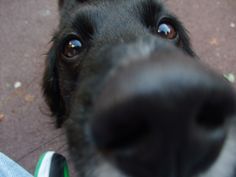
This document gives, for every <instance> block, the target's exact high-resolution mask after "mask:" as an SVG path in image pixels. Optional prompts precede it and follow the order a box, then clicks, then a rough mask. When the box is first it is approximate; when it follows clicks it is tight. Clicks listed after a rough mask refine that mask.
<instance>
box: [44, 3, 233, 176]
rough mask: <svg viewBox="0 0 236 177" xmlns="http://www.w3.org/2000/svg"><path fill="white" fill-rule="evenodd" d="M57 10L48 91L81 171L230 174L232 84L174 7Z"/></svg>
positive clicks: (48, 62) (134, 5) (102, 5)
mask: <svg viewBox="0 0 236 177" xmlns="http://www.w3.org/2000/svg"><path fill="white" fill-rule="evenodd" d="M59 9H60V25H59V29H58V31H57V32H56V33H55V35H54V37H53V45H52V47H51V49H50V51H49V54H48V57H47V60H46V70H45V73H44V79H43V90H44V95H45V98H46V101H47V103H48V105H49V107H50V109H51V111H52V114H53V115H54V116H55V117H56V118H57V125H58V126H61V125H62V123H63V122H65V124H66V129H67V135H68V142H69V148H70V151H71V155H72V156H73V158H74V161H75V165H76V169H77V170H78V173H79V174H80V176H81V177H108V176H109V177H127V176H130V177H148V176H150V177H195V176H197V177H199V176H200V175H201V176H203V177H208V176H209V177H210V176H211V175H213V176H214V177H233V169H234V167H233V165H235V162H234V164H233V161H231V160H230V159H228V160H227V159H225V156H226V155H225V154H224V153H225V152H226V151H225V149H227V148H228V147H229V146H230V145H227V148H226V146H224V144H225V140H226V144H227V143H228V141H231V139H230V138H229V135H228V127H229V126H228V122H229V121H230V119H231V117H232V116H233V115H234V113H235V106H236V100H235V94H234V91H233V89H232V87H231V86H230V84H229V83H228V82H227V81H226V80H225V79H224V78H223V77H222V76H220V75H217V74H215V73H214V72H213V71H211V70H210V69H208V68H206V67H204V66H202V65H201V64H200V63H199V61H198V59H197V57H196V56H195V54H194V52H193V51H192V49H191V45H190V42H189V38H188V36H187V33H186V30H185V29H184V27H183V26H182V24H181V22H180V21H179V20H178V19H177V18H176V17H175V16H174V15H173V14H171V13H170V12H168V11H167V10H166V9H165V8H164V7H163V5H162V4H161V3H160V2H159V1H157V0H130V1H127V0H110V1H109V0H60V1H59ZM230 131H231V133H230V135H233V134H234V130H230ZM235 144H236V143H233V145H232V146H235ZM230 148H231V147H229V149H230ZM222 149H223V150H222ZM232 149H233V148H232ZM229 151H230V150H229ZM227 152H228V150H227ZM234 153H236V152H235V151H234ZM222 154H223V155H222ZM234 159H236V158H235V157H234ZM235 161H236V160H235ZM224 162H225V163H230V164H229V165H231V166H230V167H231V168H230V167H229V166H228V168H229V169H228V170H222V167H221V166H222V164H224ZM235 166H236V165H235Z"/></svg>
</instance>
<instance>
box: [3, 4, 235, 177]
mask: <svg viewBox="0 0 236 177" xmlns="http://www.w3.org/2000/svg"><path fill="white" fill-rule="evenodd" d="M166 3H167V5H168V6H169V8H170V9H172V11H173V12H174V13H175V14H176V15H177V16H178V17H180V19H181V20H182V21H183V23H184V24H185V26H186V28H187V29H188V31H189V33H190V36H191V38H192V43H193V48H194V49H195V51H196V53H197V54H198V55H199V56H200V58H201V59H202V61H203V62H205V63H207V64H208V65H210V66H211V67H212V68H214V69H216V70H218V72H220V73H222V74H226V75H227V76H228V77H229V78H230V79H231V81H232V82H233V81H234V85H236V84H235V78H234V76H235V75H236V35H235V33H236V11H235V9H236V1H235V0H225V1H221V0H208V1H206V0H198V1H196V0H166ZM0 23H1V25H0V151H1V152H3V153H5V154H7V155H8V156H10V157H11V158H13V159H14V160H15V161H17V162H18V163H19V164H21V165H22V166H24V167H25V168H26V169H27V170H29V171H30V172H33V171H34V168H35V165H36V162H37V160H38V157H39V155H40V154H41V153H43V152H44V151H48V150H55V151H57V152H59V153H62V154H64V155H65V156H66V157H68V153H67V147H66V140H65V137H64V131H63V130H62V129H55V127H54V124H53V119H51V118H50V117H49V116H48V114H49V112H48V109H47V106H46V105H45V103H44V102H43V99H42V94H41V91H40V85H41V77H42V72H43V66H44V58H45V53H46V52H47V50H48V48H49V47H50V43H49V41H50V37H51V36H52V34H53V31H54V30H55V29H56V26H57V24H58V13H57V2H56V0H54V1H48V0H40V1H39V0H24V1H18V0H11V1H9V0H0ZM68 159H69V162H70V158H69V157H68ZM70 167H72V166H71V165H70ZM72 171H74V170H72ZM72 173H73V172H72ZM72 176H73V174H72Z"/></svg>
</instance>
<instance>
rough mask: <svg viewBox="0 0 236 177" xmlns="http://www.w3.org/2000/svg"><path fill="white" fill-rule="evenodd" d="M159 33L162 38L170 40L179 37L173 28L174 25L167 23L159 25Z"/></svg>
mask: <svg viewBox="0 0 236 177" xmlns="http://www.w3.org/2000/svg"><path fill="white" fill-rule="evenodd" d="M157 33H158V34H159V35H160V36H161V37H163V38H166V39H170V40H172V39H175V38H176V37H177V32H176V30H175V28H174V27H173V25H171V24H170V23H167V22H163V23H160V24H159V25H158V30H157Z"/></svg>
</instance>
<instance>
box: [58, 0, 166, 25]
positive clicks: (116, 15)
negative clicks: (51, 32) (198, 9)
mask: <svg viewBox="0 0 236 177" xmlns="http://www.w3.org/2000/svg"><path fill="white" fill-rule="evenodd" d="M163 12H165V13H167V10H166V9H165V8H164V7H163V5H162V3H161V2H160V1H159V0H129V1H127V0H85V1H84V0H83V1H81V0H80V1H79V0H67V1H65V4H64V6H63V8H62V9H61V13H60V24H61V25H62V27H61V28H60V29H65V28H67V27H71V26H72V24H76V23H77V24H78V23H80V24H79V25H80V26H81V25H82V24H83V23H81V22H80V21H79V19H80V20H81V19H82V21H84V22H85V21H87V22H90V23H91V26H93V27H98V28H100V26H102V27H105V26H108V27H109V26H111V25H109V24H112V26H113V27H115V24H116V23H115V22H118V21H119V23H117V24H119V25H125V24H126V25H128V24H129V25H128V26H129V27H132V23H134V25H137V24H138V23H136V22H137V21H139V22H141V21H145V20H144V18H148V19H149V18H153V16H156V14H158V13H163ZM168 14H169V13H168ZM145 16H146V17H145ZM93 22H94V23H93Z"/></svg>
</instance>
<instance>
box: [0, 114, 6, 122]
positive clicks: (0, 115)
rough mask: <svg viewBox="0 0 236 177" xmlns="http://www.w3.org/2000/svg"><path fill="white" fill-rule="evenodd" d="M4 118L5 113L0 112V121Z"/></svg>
mask: <svg viewBox="0 0 236 177" xmlns="http://www.w3.org/2000/svg"><path fill="white" fill-rule="evenodd" d="M4 118H5V115H4V114H3V113H0V122H2V121H3V120H4Z"/></svg>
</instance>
